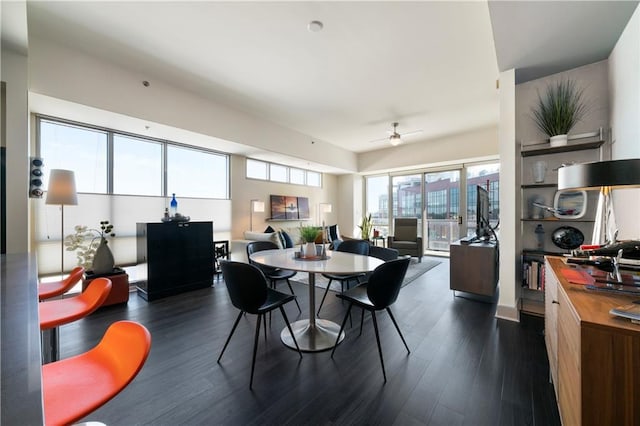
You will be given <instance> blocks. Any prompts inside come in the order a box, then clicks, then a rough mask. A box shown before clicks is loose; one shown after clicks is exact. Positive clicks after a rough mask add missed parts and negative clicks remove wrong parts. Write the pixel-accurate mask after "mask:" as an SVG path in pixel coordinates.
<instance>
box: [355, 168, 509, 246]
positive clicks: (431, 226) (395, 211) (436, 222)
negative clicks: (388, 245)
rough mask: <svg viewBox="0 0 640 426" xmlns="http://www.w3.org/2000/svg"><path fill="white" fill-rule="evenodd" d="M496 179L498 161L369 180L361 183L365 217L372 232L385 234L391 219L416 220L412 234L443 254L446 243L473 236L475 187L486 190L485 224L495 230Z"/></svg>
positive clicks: (390, 228) (447, 244)
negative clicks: (416, 224) (369, 221)
mask: <svg viewBox="0 0 640 426" xmlns="http://www.w3.org/2000/svg"><path fill="white" fill-rule="evenodd" d="M461 176H464V181H465V183H464V186H465V187H464V188H463V187H462V186H463V184H462V182H461V180H462V179H461ZM499 177H500V165H499V164H498V163H495V164H482V165H474V166H467V167H462V168H460V169H457V170H448V171H441V172H427V173H418V174H411V175H402V176H387V175H385V176H371V177H368V178H367V184H366V206H367V214H368V213H371V217H372V219H373V223H374V227H375V229H376V230H378V231H379V232H380V234H381V235H385V236H386V235H389V234H390V232H391V230H392V225H393V218H395V217H415V218H418V223H419V225H418V226H419V231H418V234H419V235H422V236H423V238H424V239H425V244H424V245H425V248H427V249H428V250H438V251H448V250H449V245H450V244H451V242H453V241H456V240H458V239H460V238H461V237H464V236H467V235H469V236H471V235H474V234H475V229H476V186H477V185H481V186H482V187H484V188H486V189H487V190H488V191H489V199H490V211H491V212H490V218H489V222H490V223H491V225H492V226H494V227H495V226H497V224H498V218H499V213H500V207H499V204H500V203H499V202H500V200H499V185H500V184H499ZM389 200H391V205H390V203H389ZM423 206H424V207H423ZM461 208H462V209H464V210H461ZM423 212H424V216H423ZM423 219H424V220H423Z"/></svg>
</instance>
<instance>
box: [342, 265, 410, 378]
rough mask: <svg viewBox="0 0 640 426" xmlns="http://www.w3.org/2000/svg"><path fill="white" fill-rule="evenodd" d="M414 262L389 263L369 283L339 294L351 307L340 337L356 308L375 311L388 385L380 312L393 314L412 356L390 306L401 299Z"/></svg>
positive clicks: (379, 350)
mask: <svg viewBox="0 0 640 426" xmlns="http://www.w3.org/2000/svg"><path fill="white" fill-rule="evenodd" d="M410 261H411V259H410V258H409V257H406V258H400V259H396V260H390V261H388V262H385V263H383V264H382V265H380V266H378V267H377V268H376V269H375V270H374V271H373V273H372V274H371V276H370V277H369V281H367V282H366V283H363V284H360V285H359V286H357V287H354V288H352V289H350V290H347V291H346V292H344V293H342V294H338V295H337V296H338V297H339V298H341V299H344V300H346V301H348V302H349V308H348V309H347V313H346V315H345V316H344V319H343V320H342V325H341V326H340V331H339V332H338V336H340V334H341V333H342V330H344V326H345V324H346V323H347V317H348V316H349V313H350V312H351V308H352V307H353V306H354V305H355V306H357V307H359V308H362V309H363V310H367V311H369V312H371V318H372V320H373V328H374V329H375V333H376V342H377V343H378V353H379V354H380V364H382V376H383V377H384V381H385V382H386V381H387V373H386V372H385V370H384V359H383V357H382V346H380V334H379V332H378V321H377V319H376V311H381V310H386V311H387V312H388V313H389V317H390V318H391V321H392V322H393V325H394V326H395V327H396V330H398V334H399V335H400V338H401V339H402V343H404V347H405V348H407V352H408V353H411V351H410V350H409V346H407V342H406V341H405V340H404V336H403V335H402V332H401V331H400V327H398V323H397V322H396V319H395V318H394V317H393V314H392V313H391V307H390V306H391V305H393V304H394V303H395V301H396V299H397V298H398V294H399V293H400V288H401V286H402V281H403V280H404V276H405V274H406V273H407V268H408V267H409V262H410ZM360 333H362V320H361V322H360ZM339 340H340V339H339V338H338V340H336V344H335V346H334V347H333V350H332V351H331V358H333V354H334V353H335V352H336V348H337V347H338V342H339Z"/></svg>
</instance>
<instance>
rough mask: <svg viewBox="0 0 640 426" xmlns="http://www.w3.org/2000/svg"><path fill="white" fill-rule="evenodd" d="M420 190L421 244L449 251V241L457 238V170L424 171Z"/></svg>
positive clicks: (458, 223)
mask: <svg viewBox="0 0 640 426" xmlns="http://www.w3.org/2000/svg"><path fill="white" fill-rule="evenodd" d="M424 194H425V196H424V198H425V200H426V203H425V213H426V215H425V217H426V223H425V231H426V232H424V233H423V235H426V238H425V239H424V246H425V248H426V249H427V250H439V251H449V245H450V244H451V243H452V242H453V241H456V240H458V239H460V224H461V223H462V222H461V221H459V217H460V171H459V170H451V171H443V172H435V173H425V174H424Z"/></svg>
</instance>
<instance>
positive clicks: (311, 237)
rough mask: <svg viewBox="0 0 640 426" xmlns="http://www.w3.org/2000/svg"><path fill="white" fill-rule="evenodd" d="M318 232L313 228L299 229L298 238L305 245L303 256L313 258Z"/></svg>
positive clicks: (304, 227) (302, 227) (303, 227)
mask: <svg viewBox="0 0 640 426" xmlns="http://www.w3.org/2000/svg"><path fill="white" fill-rule="evenodd" d="M319 232H320V230H319V229H318V228H316V227H315V226H301V227H300V238H302V241H303V242H304V243H305V244H303V249H302V252H303V254H304V256H315V255H316V242H315V241H316V238H318V233H319Z"/></svg>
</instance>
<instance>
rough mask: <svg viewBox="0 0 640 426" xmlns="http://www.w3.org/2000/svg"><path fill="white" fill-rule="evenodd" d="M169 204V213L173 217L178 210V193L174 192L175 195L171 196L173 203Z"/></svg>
mask: <svg viewBox="0 0 640 426" xmlns="http://www.w3.org/2000/svg"><path fill="white" fill-rule="evenodd" d="M169 206H170V208H169V214H170V215H171V217H174V216H175V215H176V213H177V212H178V202H177V201H176V194H173V197H172V198H171V203H170V204H169Z"/></svg>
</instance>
